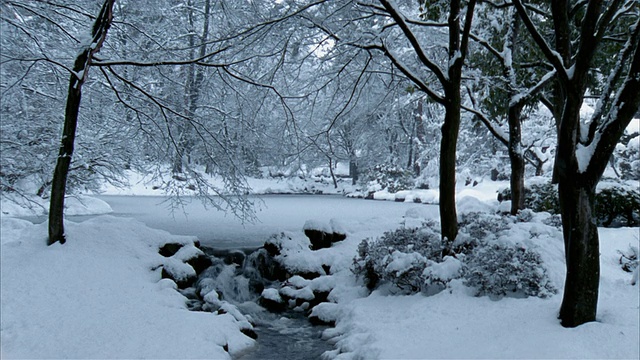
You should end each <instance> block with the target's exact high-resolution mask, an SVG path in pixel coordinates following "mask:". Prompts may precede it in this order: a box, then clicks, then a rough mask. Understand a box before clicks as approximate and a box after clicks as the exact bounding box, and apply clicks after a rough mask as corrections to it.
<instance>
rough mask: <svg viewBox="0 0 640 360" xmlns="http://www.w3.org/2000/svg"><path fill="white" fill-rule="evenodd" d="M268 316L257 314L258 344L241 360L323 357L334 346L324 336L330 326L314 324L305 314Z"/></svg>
mask: <svg viewBox="0 0 640 360" xmlns="http://www.w3.org/2000/svg"><path fill="white" fill-rule="evenodd" d="M250 315H251V314H250ZM268 315H269V316H264V318H260V317H261V316H260V315H259V314H254V316H253V318H254V320H255V321H256V324H255V325H256V326H254V330H255V331H256V333H257V334H258V339H257V346H256V347H254V348H253V349H251V350H250V351H249V352H247V353H245V354H243V355H242V356H240V357H239V358H238V359H239V360H267V359H274V360H275V359H278V360H305V359H308V360H311V359H320V358H321V356H322V353H324V352H325V351H329V350H332V349H333V346H332V345H331V344H329V343H328V342H326V341H323V340H322V339H321V335H322V331H324V330H325V329H326V328H327V327H326V326H313V325H311V324H309V321H308V320H307V319H306V318H305V317H304V316H302V314H292V313H290V314H285V315H283V316H278V315H275V314H268Z"/></svg>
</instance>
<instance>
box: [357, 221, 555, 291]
mask: <svg viewBox="0 0 640 360" xmlns="http://www.w3.org/2000/svg"><path fill="white" fill-rule="evenodd" d="M533 218H534V215H533V214H528V216H527V213H526V212H525V213H523V215H522V216H521V217H519V218H518V217H512V216H503V215H495V214H487V213H468V214H465V215H464V216H462V219H461V223H460V232H459V234H458V237H457V238H456V240H455V242H454V243H453V244H452V245H451V247H452V248H451V251H452V253H447V254H445V252H444V251H443V250H444V249H445V243H444V242H443V241H442V239H441V235H440V231H439V228H438V226H437V224H436V223H433V222H431V223H425V224H423V226H422V227H421V228H417V229H415V228H413V229H407V228H400V229H397V230H395V231H389V232H386V233H384V234H383V235H382V237H381V238H379V239H376V240H371V239H365V240H363V241H362V242H361V243H360V246H359V247H358V256H356V257H355V258H354V261H353V267H352V271H353V272H354V273H355V275H356V276H357V277H359V278H362V279H364V282H365V284H366V285H367V287H368V288H369V289H375V288H377V287H378V286H380V285H382V284H388V285H390V289H391V291H392V292H398V293H402V294H410V293H417V292H423V293H426V294H434V293H437V292H439V291H441V290H442V289H444V288H446V287H447V286H448V284H449V282H450V281H451V280H454V279H459V278H463V279H464V281H465V284H466V285H467V286H470V287H473V288H475V289H476V290H477V294H478V295H490V296H496V297H501V296H538V297H546V296H549V295H550V294H553V293H555V291H556V290H555V288H554V287H553V285H552V283H551V280H550V279H549V277H548V275H547V272H546V270H545V268H544V267H543V264H542V260H541V258H540V255H539V254H538V253H537V252H535V251H534V250H532V249H528V248H525V247H524V246H522V245H520V244H519V243H517V242H510V241H504V240H501V239H500V238H501V237H504V236H506V235H507V233H508V232H509V231H510V230H511V229H512V228H513V227H514V226H519V224H522V223H523V222H526V221H531V220H532V219H533ZM532 236H533V235H532ZM445 255H446V256H445Z"/></svg>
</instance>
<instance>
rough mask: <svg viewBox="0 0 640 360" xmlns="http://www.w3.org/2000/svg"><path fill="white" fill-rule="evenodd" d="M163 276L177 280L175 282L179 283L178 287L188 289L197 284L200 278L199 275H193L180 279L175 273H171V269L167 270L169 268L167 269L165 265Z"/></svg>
mask: <svg viewBox="0 0 640 360" xmlns="http://www.w3.org/2000/svg"><path fill="white" fill-rule="evenodd" d="M162 278H163V279H170V280H173V281H175V283H176V284H177V285H178V289H186V288H188V287H190V286H191V285H193V284H195V282H196V280H197V279H198V277H197V276H195V275H193V276H187V277H185V278H183V279H179V280H178V279H176V277H175V276H174V275H173V274H171V273H169V271H167V269H165V268H164V267H162Z"/></svg>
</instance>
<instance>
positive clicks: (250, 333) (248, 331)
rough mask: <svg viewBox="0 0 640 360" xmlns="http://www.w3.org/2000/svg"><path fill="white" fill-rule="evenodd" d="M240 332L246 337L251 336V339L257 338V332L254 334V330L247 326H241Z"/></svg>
mask: <svg viewBox="0 0 640 360" xmlns="http://www.w3.org/2000/svg"><path fill="white" fill-rule="evenodd" d="M240 332H241V333H243V334H245V335H247V336H248V337H250V338H252V339H254V340H255V339H257V338H258V334H256V332H255V331H254V330H253V329H249V328H242V329H240Z"/></svg>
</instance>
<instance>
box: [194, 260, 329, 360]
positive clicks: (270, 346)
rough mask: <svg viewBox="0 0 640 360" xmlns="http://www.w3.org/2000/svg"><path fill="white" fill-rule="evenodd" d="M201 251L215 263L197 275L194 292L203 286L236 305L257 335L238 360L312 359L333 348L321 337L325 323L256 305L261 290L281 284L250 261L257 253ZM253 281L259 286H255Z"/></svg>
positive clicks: (318, 357)
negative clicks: (312, 321)
mask: <svg viewBox="0 0 640 360" xmlns="http://www.w3.org/2000/svg"><path fill="white" fill-rule="evenodd" d="M203 250H204V251H205V252H206V253H207V254H208V255H209V256H210V257H211V258H212V260H213V263H214V265H213V266H211V267H210V268H209V269H207V270H206V271H205V272H203V273H202V274H201V275H200V278H199V280H198V282H197V283H196V290H195V291H196V292H201V290H200V289H201V288H204V287H206V288H207V289H215V290H216V292H217V293H218V295H219V297H220V299H224V301H226V302H229V303H231V304H233V305H235V306H236V307H237V308H238V309H239V310H240V312H241V313H242V314H244V315H245V316H248V317H250V321H251V322H252V324H253V325H254V327H253V330H254V331H255V332H256V334H257V335H258V338H257V339H256V342H257V345H256V346H255V347H254V348H252V349H250V350H248V351H246V352H244V353H243V354H241V356H239V357H238V359H240V360H270V359H277V360H315V359H320V358H321V356H322V354H323V353H324V352H325V351H329V350H333V346H332V345H331V344H329V343H328V342H326V341H324V340H322V339H321V336H322V332H323V331H324V330H325V329H327V326H317V325H311V323H309V321H308V319H307V318H306V316H305V313H303V312H296V311H293V310H290V311H285V312H283V313H277V314H276V313H271V312H268V311H267V310H265V309H264V308H262V307H261V306H259V305H258V299H259V296H260V292H261V291H262V290H261V289H262V288H263V287H272V288H278V287H279V286H280V283H279V282H277V281H268V280H265V279H263V278H262V277H261V275H260V272H259V271H257V269H256V262H255V261H253V260H252V259H255V256H256V255H257V254H258V253H257V252H255V253H254V252H252V250H249V249H242V250H241V251H238V250H228V249H212V248H203ZM262 251H263V252H264V250H262ZM238 253H240V254H239V255H240V256H238ZM242 254H245V255H244V256H245V257H243V256H242ZM231 255H233V256H231ZM231 259H233V260H231ZM232 261H235V263H233V262H232ZM256 283H259V284H260V285H259V286H257V287H256V285H255V284H256ZM205 292H208V290H207V291H205ZM200 305H202V304H200ZM196 308H197V305H196Z"/></svg>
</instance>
